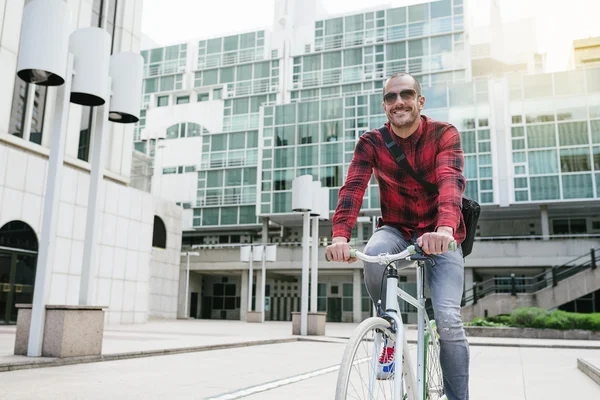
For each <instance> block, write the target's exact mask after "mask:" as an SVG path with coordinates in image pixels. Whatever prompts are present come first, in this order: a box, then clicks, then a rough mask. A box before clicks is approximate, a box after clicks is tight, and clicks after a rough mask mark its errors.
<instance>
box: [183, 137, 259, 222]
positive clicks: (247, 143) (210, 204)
mask: <svg viewBox="0 0 600 400" xmlns="http://www.w3.org/2000/svg"><path fill="white" fill-rule="evenodd" d="M257 165H258V131H257V130H249V131H242V132H231V133H218V134H210V135H203V143H202V162H201V165H200V171H199V172H198V191H197V199H196V205H195V208H194V219H193V226H194V227H200V226H215V225H232V226H236V225H249V224H256V223H257V217H256V174H257Z"/></svg>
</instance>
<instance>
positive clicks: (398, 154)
mask: <svg viewBox="0 0 600 400" xmlns="http://www.w3.org/2000/svg"><path fill="white" fill-rule="evenodd" d="M379 132H380V133H381V136H383V140H384V141H385V146H386V147H387V149H388V150H389V151H390V153H392V156H393V157H394V159H395V160H396V162H397V163H398V165H399V166H400V167H401V168H403V169H404V170H406V172H408V174H409V175H410V176H411V177H412V178H413V179H414V180H415V181H417V182H419V183H420V184H421V185H422V186H423V187H424V188H425V190H427V191H428V192H430V193H437V186H436V185H434V184H433V183H430V182H427V181H426V180H425V179H423V177H421V176H420V175H418V174H417V173H416V172H415V170H414V169H413V168H412V166H411V165H410V163H409V162H408V160H407V159H406V154H404V152H403V151H402V150H401V149H400V147H399V146H398V145H397V144H396V142H394V140H393V139H392V136H391V135H390V131H388V129H387V128H386V127H385V125H384V126H382V127H381V128H379Z"/></svg>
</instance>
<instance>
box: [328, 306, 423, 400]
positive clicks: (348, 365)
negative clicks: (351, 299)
mask: <svg viewBox="0 0 600 400" xmlns="http://www.w3.org/2000/svg"><path fill="white" fill-rule="evenodd" d="M390 340H392V341H394V342H395V341H396V334H395V333H394V332H392V331H391V329H390V323H389V322H388V321H386V320H385V319H383V318H378V317H372V318H368V319H366V320H364V321H363V322H362V323H361V324H360V325H359V326H358V328H356V331H355V332H354V334H353V335H352V337H351V338H350V341H349V342H348V344H347V345H346V350H345V351H344V356H343V358H342V363H341V365H340V370H339V373H338V380H337V387H336V392H335V399H336V400H346V399H394V397H393V396H394V379H393V375H392V376H391V377H390V378H389V379H386V380H383V379H381V380H380V379H377V369H378V365H379V357H380V355H381V354H382V350H383V346H384V344H385V343H386V341H390ZM405 350H406V349H404V348H403V345H402V344H400V343H399V344H397V345H396V354H395V355H394V356H395V360H396V365H395V368H396V371H397V370H398V368H399V367H400V366H399V365H398V361H399V360H404V361H403V365H402V373H403V377H404V379H403V382H404V384H403V387H402V388H401V390H400V392H401V394H402V395H401V398H400V399H394V400H401V399H406V398H409V399H412V398H414V397H413V393H412V386H411V385H408V386H407V384H406V383H407V380H408V379H409V376H408V371H410V368H411V366H410V365H409V364H410V357H408V356H407V357H405V356H404V351H405ZM400 354H402V357H400V356H399V355H400ZM408 394H410V396H408Z"/></svg>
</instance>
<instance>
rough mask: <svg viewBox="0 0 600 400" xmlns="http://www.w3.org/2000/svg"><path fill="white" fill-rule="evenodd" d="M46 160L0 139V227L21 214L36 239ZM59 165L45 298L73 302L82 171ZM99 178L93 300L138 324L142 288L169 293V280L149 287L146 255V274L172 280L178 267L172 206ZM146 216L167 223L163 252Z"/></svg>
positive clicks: (112, 317) (82, 222)
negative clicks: (53, 243)
mask: <svg viewBox="0 0 600 400" xmlns="http://www.w3.org/2000/svg"><path fill="white" fill-rule="evenodd" d="M47 164H48V160H47V158H46V157H45V156H44V155H43V154H39V153H37V152H33V151H29V150H28V149H24V148H20V147H18V146H13V145H9V144H7V143H6V142H2V141H0V227H1V226H3V225H4V224H6V223H8V222H10V221H14V220H19V221H23V222H25V223H27V224H28V225H30V226H31V228H32V229H33V230H34V231H35V233H36V235H37V238H38V241H39V240H40V237H41V227H42V212H43V201H44V193H45V179H46V171H47ZM63 171H64V172H63V175H64V176H63V182H62V189H61V191H60V193H61V197H60V203H59V207H58V224H57V239H56V250H55V257H54V262H53V264H52V272H51V275H50V279H51V285H50V293H49V302H50V303H52V304H69V305H74V304H78V298H79V285H80V276H81V264H82V259H83V241H84V237H85V229H86V216H87V196H88V190H89V174H88V173H87V172H86V171H81V170H79V169H76V168H73V167H69V166H65V167H64V170H63ZM103 184H104V187H105V190H104V196H103V197H102V198H101V199H100V202H99V204H98V206H99V207H100V210H101V214H100V219H99V220H98V226H97V229H98V232H99V234H98V246H99V247H98V250H97V260H98V267H97V271H96V273H97V274H96V276H97V280H96V285H97V286H96V297H95V298H96V304H98V305H106V306H109V308H108V312H107V313H106V318H107V320H106V322H107V323H111V324H112V323H134V322H136V323H142V322H145V321H146V318H147V315H148V311H149V308H148V296H149V293H152V294H154V295H155V296H164V297H165V298H169V299H170V298H172V297H173V296H176V295H177V290H176V289H175V290H173V289H172V287H171V286H172V285H171V286H169V285H168V284H166V285H165V284H161V285H158V286H157V287H156V290H154V291H152V292H151V291H150V290H149V288H148V285H149V283H150V277H151V268H150V263H151V262H152V277H153V278H154V277H160V278H158V279H163V280H171V281H173V282H175V284H176V283H177V280H178V276H174V275H173V273H172V272H170V273H169V272H168V271H173V270H174V271H175V272H177V271H178V268H179V251H180V248H181V228H180V225H181V222H180V214H181V212H180V208H178V207H176V206H175V205H174V204H171V203H166V202H165V201H164V200H161V199H158V198H155V197H152V196H151V195H150V194H149V193H146V192H142V191H139V190H137V189H134V188H131V187H127V186H123V185H120V184H118V183H115V182H112V181H109V180H104V182H103ZM154 215H159V216H161V218H163V220H164V221H165V223H166V224H167V229H168V232H169V237H168V238H167V245H168V246H169V247H168V250H167V251H162V250H161V251H157V250H151V245H152V230H153V223H154ZM164 271H167V272H164ZM161 274H162V275H161ZM161 283H162V282H161ZM166 304H169V306H168V307H167V306H165V308H164V309H162V308H160V311H161V312H162V311H164V312H165V316H169V317H174V312H175V309H176V302H171V303H169V302H168V301H166ZM154 310H155V309H152V311H154Z"/></svg>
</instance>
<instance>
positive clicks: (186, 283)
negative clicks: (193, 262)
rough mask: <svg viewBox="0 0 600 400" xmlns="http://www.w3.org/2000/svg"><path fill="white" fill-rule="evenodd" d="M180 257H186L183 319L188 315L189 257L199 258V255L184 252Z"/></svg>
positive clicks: (193, 252) (192, 252)
mask: <svg viewBox="0 0 600 400" xmlns="http://www.w3.org/2000/svg"><path fill="white" fill-rule="evenodd" d="M181 255H182V256H187V267H186V269H185V306H184V316H185V318H188V317H189V314H188V299H189V297H190V256H199V255H200V253H198V252H197V251H184V252H183V253H181Z"/></svg>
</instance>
